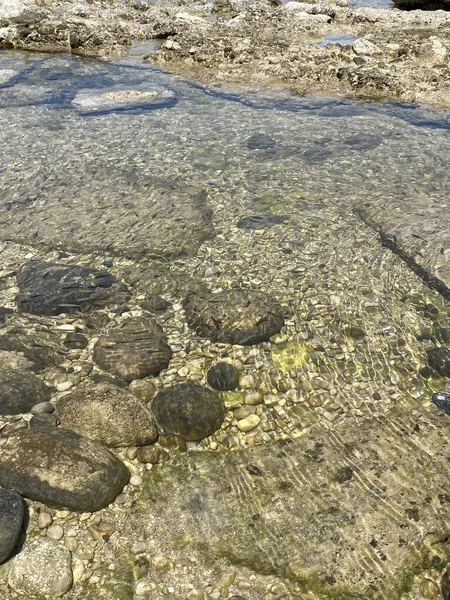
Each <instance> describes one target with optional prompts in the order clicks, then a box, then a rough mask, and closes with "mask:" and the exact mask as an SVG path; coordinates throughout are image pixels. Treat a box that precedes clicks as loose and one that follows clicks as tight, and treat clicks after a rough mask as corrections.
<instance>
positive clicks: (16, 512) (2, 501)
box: [0, 489, 24, 563]
mask: <svg viewBox="0 0 450 600" xmlns="http://www.w3.org/2000/svg"><path fill="white" fill-rule="evenodd" d="M23 516H24V505H23V500H22V498H21V497H20V496H19V494H17V493H16V492H14V491H13V490H2V489H0V563H2V562H3V561H5V560H6V559H7V558H8V556H9V555H10V554H11V552H12V551H13V550H14V546H15V545H16V542H17V538H18V537H19V534H20V529H21V527H22V521H23Z"/></svg>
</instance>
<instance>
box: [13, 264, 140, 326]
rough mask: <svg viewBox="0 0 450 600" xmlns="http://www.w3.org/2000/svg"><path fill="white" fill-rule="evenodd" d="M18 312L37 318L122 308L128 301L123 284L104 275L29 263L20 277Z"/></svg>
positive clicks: (75, 266) (64, 267)
mask: <svg viewBox="0 0 450 600" xmlns="http://www.w3.org/2000/svg"><path fill="white" fill-rule="evenodd" d="M17 283H18V286H19V289H20V293H19V294H18V296H17V298H16V300H17V304H18V306H19V309H20V310H22V311H24V312H29V313H32V314H36V315H59V314H61V313H72V312H78V311H87V310H89V309H91V308H94V307H104V306H107V305H109V304H121V303H122V302H125V301H126V300H128V298H129V293H128V290H127V288H126V286H125V285H124V284H121V283H118V282H117V279H116V278H115V277H114V276H113V275H111V274H110V273H108V272H107V271H100V270H98V269H91V268H89V267H80V266H77V265H60V264H58V263H50V262H41V261H31V262H29V263H27V264H26V265H25V266H24V267H23V268H22V270H21V271H20V273H19V275H18V276H17Z"/></svg>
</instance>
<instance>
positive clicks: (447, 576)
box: [441, 569, 450, 600]
mask: <svg viewBox="0 0 450 600" xmlns="http://www.w3.org/2000/svg"><path fill="white" fill-rule="evenodd" d="M441 592H442V597H443V598H444V600H450V569H447V570H446V571H445V573H444V574H443V575H442V580H441Z"/></svg>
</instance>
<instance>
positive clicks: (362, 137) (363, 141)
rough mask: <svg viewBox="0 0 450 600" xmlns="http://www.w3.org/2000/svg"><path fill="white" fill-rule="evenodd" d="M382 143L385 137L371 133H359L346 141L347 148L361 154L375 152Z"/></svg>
mask: <svg viewBox="0 0 450 600" xmlns="http://www.w3.org/2000/svg"><path fill="white" fill-rule="evenodd" d="M382 143H383V137H382V136H381V135H376V134H370V133H357V134H355V135H351V136H350V137H348V138H347V139H345V140H344V144H345V145H346V146H349V147H350V148H352V149H353V150H358V151H360V152H364V151H365V150H375V148H378V146H380V145H381V144H382Z"/></svg>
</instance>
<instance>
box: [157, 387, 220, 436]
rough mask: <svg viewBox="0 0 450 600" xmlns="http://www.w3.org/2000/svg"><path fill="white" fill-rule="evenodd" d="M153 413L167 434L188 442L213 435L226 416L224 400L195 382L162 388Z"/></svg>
mask: <svg viewBox="0 0 450 600" xmlns="http://www.w3.org/2000/svg"><path fill="white" fill-rule="evenodd" d="M152 412H153V415H154V417H155V419H156V422H157V423H158V425H159V426H160V428H161V429H162V431H163V432H164V433H168V434H175V435H178V436H180V437H182V438H184V439H185V440H189V441H197V440H201V439H202V438H205V437H207V436H208V435H211V434H212V433H214V431H216V429H218V428H219V427H220V425H221V424H222V421H223V420H224V418H225V413H224V409H223V404H222V400H221V399H220V398H219V397H218V396H217V395H216V394H215V393H214V392H211V391H210V390H208V389H206V388H204V387H202V386H200V385H197V384H195V383H182V384H180V385H177V386H174V387H172V388H168V389H166V390H162V391H160V392H159V393H158V394H157V395H156V396H155V398H154V399H153V401H152Z"/></svg>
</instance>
